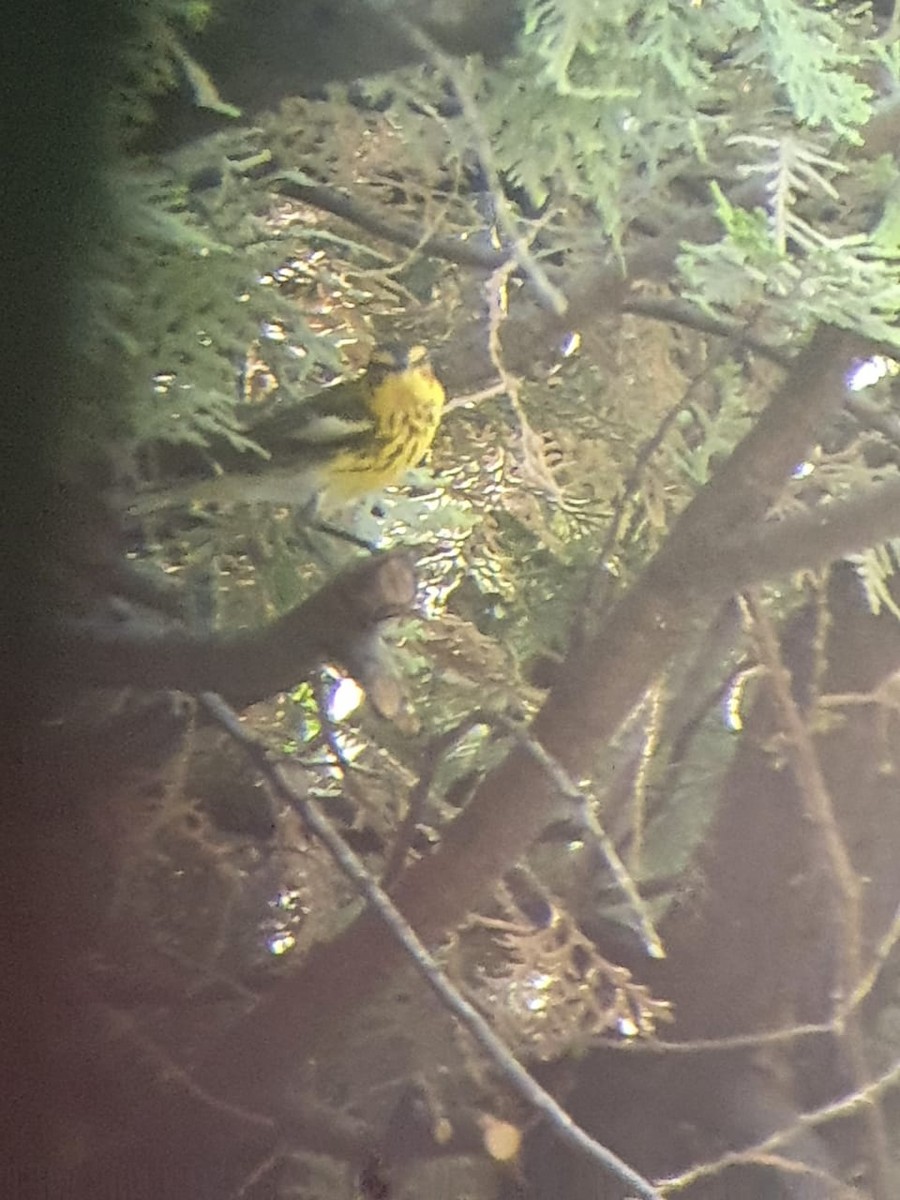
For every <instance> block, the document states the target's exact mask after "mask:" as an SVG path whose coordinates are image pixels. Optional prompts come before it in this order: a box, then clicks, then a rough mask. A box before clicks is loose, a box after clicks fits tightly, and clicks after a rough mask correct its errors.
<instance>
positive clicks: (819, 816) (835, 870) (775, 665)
mask: <svg viewBox="0 0 900 1200" xmlns="http://www.w3.org/2000/svg"><path fill="white" fill-rule="evenodd" d="M745 603H746V606H747V610H748V612H749V614H750V616H751V619H752V633H753V636H754V639H755V641H756V646H757V650H758V653H759V658H760V662H761V663H762V665H763V666H764V667H765V668H766V670H767V672H768V680H769V687H770V689H771V693H772V699H773V703H774V706H775V710H776V712H777V715H778V722H779V725H780V728H781V729H782V730H783V732H784V735H785V753H786V756H787V759H788V761H789V763H790V765H791V769H792V771H793V774H794V778H795V780H796V783H797V791H798V793H799V795H800V797H801V799H802V802H803V808H804V815H805V816H806V818H807V820H808V821H809V822H810V824H811V826H812V828H813V829H814V830H815V833H816V835H817V840H818V843H819V847H820V849H821V851H822V852H823V854H824V858H825V862H826V863H827V865H828V871H829V874H830V876H831V883H832V888H833V891H834V896H833V905H832V907H833V910H834V919H835V923H836V925H837V927H838V929H839V931H840V937H839V945H838V970H837V978H836V979H835V981H834V989H833V990H834V994H835V1001H836V1005H838V1006H841V1007H840V1008H836V1010H835V1014H834V1016H835V1021H836V1022H837V1021H838V1012H843V1013H844V1015H845V1025H844V1034H845V1036H844V1039H843V1045H844V1049H845V1052H846V1054H847V1057H848V1060H849V1064H850V1067H851V1070H852V1072H853V1079H854V1082H855V1084H856V1086H857V1087H858V1088H862V1086H863V1081H864V1080H865V1079H866V1077H867V1076H868V1073H869V1066H868V1062H867V1058H866V1053H865V1048H864V1045H863V1042H862V1035H861V1032H860V1030H859V1026H858V1023H857V1021H856V1020H855V1015H854V1014H852V1012H851V1009H848V1008H847V1007H846V1004H847V999H848V997H850V996H852V994H853V992H854V990H855V989H856V988H857V987H858V985H859V982H860V980H861V979H862V978H863V967H862V946H861V935H862V888H861V885H860V881H859V877H858V876H857V874H856V871H855V870H854V867H853V863H852V861H851V859H850V855H849V853H848V851H847V847H846V845H845V843H844V839H843V837H842V835H841V830H840V826H839V824H838V821H837V818H836V816H835V813H834V807H833V805H832V802H831V797H830V796H829V794H828V786H827V784H826V782H825V776H824V774H823V772H822V768H821V766H820V764H819V757H818V754H817V753H816V749H815V745H814V743H813V739H812V736H811V734H810V732H809V729H808V728H807V726H806V722H805V721H804V720H803V717H802V715H801V713H800V710H799V708H798V707H797V703H796V701H795V699H794V697H793V695H792V694H791V676H790V672H789V671H788V669H787V668H786V667H785V665H784V663H783V662H782V659H781V654H780V651H779V649H778V639H777V637H776V635H775V630H774V628H773V625H772V621H771V619H770V617H769V615H768V612H767V611H766V609H765V608H764V606H763V604H762V602H761V601H760V599H759V597H758V596H756V595H754V594H750V595H749V596H748V597H747V599H746V601H745ZM811 857H812V856H811ZM865 1120H866V1128H867V1132H868V1137H869V1142H870V1149H871V1152H872V1154H871V1157H872V1174H873V1182H874V1187H875V1193H876V1195H877V1196H879V1197H882V1200H887V1197H888V1195H889V1193H888V1190H887V1189H888V1182H887V1180H888V1175H889V1168H888V1165H887V1164H888V1161H889V1151H888V1139H887V1132H886V1130H885V1126H884V1117H883V1114H882V1112H881V1109H880V1107H879V1106H878V1105H876V1104H875V1102H874V1099H872V1098H869V1100H868V1103H867V1105H866V1108H865Z"/></svg>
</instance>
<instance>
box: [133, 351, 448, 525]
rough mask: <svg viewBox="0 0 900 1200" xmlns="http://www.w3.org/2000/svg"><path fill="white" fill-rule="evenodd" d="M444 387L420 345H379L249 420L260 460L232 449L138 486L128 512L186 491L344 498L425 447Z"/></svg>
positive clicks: (386, 483)
mask: <svg viewBox="0 0 900 1200" xmlns="http://www.w3.org/2000/svg"><path fill="white" fill-rule="evenodd" d="M444 400H445V395H444V389H443V387H442V386H441V384H440V382H439V381H438V379H437V377H436V376H435V374H434V371H433V370H432V367H431V363H430V361H429V358H428V352H427V350H426V349H425V347H424V346H412V347H405V346H401V345H398V344H395V343H389V344H384V345H379V346H377V347H376V349H375V350H374V351H373V353H372V357H371V358H370V360H369V365H368V366H367V368H366V370H365V371H364V373H363V374H362V375H360V376H359V377H358V378H356V379H349V380H344V381H342V382H340V383H337V384H334V385H333V386H332V387H327V388H325V389H324V390H323V391H321V392H317V393H316V394H315V395H313V396H311V397H309V399H307V400H302V401H300V402H298V403H297V404H294V405H291V406H290V407H287V408H285V409H284V411H275V412H272V413H270V414H269V415H268V416H265V417H263V418H261V419H260V420H259V421H258V422H256V423H254V424H251V425H250V426H249V428H248V429H247V434H248V436H249V437H251V438H252V439H253V441H255V442H256V443H257V444H258V445H259V446H260V447H261V448H262V449H263V450H264V451H265V452H266V455H267V461H266V460H263V459H261V458H259V457H255V456H253V455H251V454H244V455H241V456H240V458H239V460H238V462H237V463H236V465H235V466H234V468H233V469H231V470H229V471H228V473H227V474H224V475H220V476H219V477H218V478H216V479H206V480H199V481H198V482H197V483H196V484H193V485H191V486H181V485H179V486H178V487H177V488H175V489H166V490H165V491H158V492H156V493H148V494H145V495H144V496H142V497H140V498H139V499H138V500H137V503H136V504H135V506H134V507H135V509H137V511H147V510H152V509H155V508H161V507H168V506H169V505H171V504H173V503H181V502H184V501H186V500H197V501H200V502H206V501H217V502H218V501H221V502H222V503H225V504H254V503H258V502H262V503H270V504H291V505H309V504H310V503H312V502H315V503H316V505H317V506H318V507H319V508H320V509H323V510H326V511H327V510H329V509H331V510H333V509H335V508H341V507H344V506H347V505H350V504H352V503H353V502H354V501H356V500H359V499H360V498H361V497H363V496H365V495H367V494H368V493H370V492H377V491H380V490H381V489H382V488H385V487H390V486H391V485H392V484H396V483H400V482H401V481H402V480H403V477H404V476H405V475H406V473H407V471H409V470H410V469H411V468H412V467H415V466H417V465H418V464H419V463H420V462H421V461H422V459H423V458H424V456H425V454H426V453H427V452H428V450H429V448H430V446H431V443H432V442H433V441H434V435H435V434H436V433H437V429H438V425H439V424H440V420H441V413H442V411H443V406H444Z"/></svg>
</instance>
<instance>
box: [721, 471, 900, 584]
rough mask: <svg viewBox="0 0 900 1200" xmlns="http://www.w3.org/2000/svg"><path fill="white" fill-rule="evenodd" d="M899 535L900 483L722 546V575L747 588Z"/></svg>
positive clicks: (818, 508)
mask: <svg viewBox="0 0 900 1200" xmlns="http://www.w3.org/2000/svg"><path fill="white" fill-rule="evenodd" d="M898 536H900V479H891V480H889V481H888V482H887V483H879V484H876V485H875V486H873V487H869V488H866V489H865V490H862V491H860V492H859V493H857V494H855V495H852V496H849V497H848V498H847V499H845V500H827V501H823V502H822V503H821V504H818V505H816V507H815V508H814V509H813V511H812V512H810V513H806V514H804V515H803V516H799V517H793V518H791V519H789V520H786V521H781V522H779V523H778V524H771V523H770V524H762V525H760V526H758V527H757V528H756V529H754V530H751V531H750V532H749V533H746V534H745V535H744V536H741V537H738V538H735V539H731V540H730V544H729V543H726V544H725V546H724V547H723V556H722V562H721V564H720V565H721V566H722V567H723V575H724V576H726V577H727V578H728V579H729V580H730V582H731V584H732V585H735V584H736V585H737V586H739V587H748V586H750V585H751V584H755V583H761V582H763V581H764V580H767V579H777V578H778V577H779V576H784V575H789V574H790V573H791V572H792V571H799V570H802V569H804V568H805V569H814V568H816V567H823V566H826V565H827V564H828V563H830V562H834V560H835V559H837V558H840V557H841V556H842V555H845V554H850V553H853V552H858V551H861V550H866V549H868V548H869V547H870V546H877V545H878V543H879V542H883V541H887V539H888V538H892V537H898Z"/></svg>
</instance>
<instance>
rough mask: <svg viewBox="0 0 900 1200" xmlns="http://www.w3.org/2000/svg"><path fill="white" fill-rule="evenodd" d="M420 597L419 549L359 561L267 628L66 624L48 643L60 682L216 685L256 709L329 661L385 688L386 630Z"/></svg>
mask: <svg viewBox="0 0 900 1200" xmlns="http://www.w3.org/2000/svg"><path fill="white" fill-rule="evenodd" d="M415 595H416V578H415V573H414V571H413V566H412V562H411V560H410V558H409V556H408V555H407V554H406V553H405V552H403V551H392V552H390V553H388V554H383V555H380V556H378V557H377V558H371V559H365V560H364V561H363V562H359V563H355V564H354V565H353V566H352V567H350V568H349V569H348V570H346V571H342V572H341V574H339V575H338V576H337V577H336V578H335V579H332V580H330V581H329V582H328V583H327V584H326V585H325V586H324V587H323V588H322V589H321V590H320V591H318V592H316V594H315V595H314V596H312V597H310V598H309V599H308V600H305V601H304V602H303V603H302V604H300V605H298V606H297V607H296V608H294V609H292V610H291V611H290V612H288V613H285V614H284V616H282V617H280V618H279V619H278V620H276V621H273V622H272V623H271V624H269V625H266V626H264V627H263V628H262V629H255V630H249V631H241V632H239V633H236V634H217V633H213V634H203V633H193V632H191V631H189V630H187V629H183V628H181V627H178V626H172V627H168V628H164V629H162V630H160V629H157V628H151V627H148V626H144V627H140V628H135V627H133V626H132V625H123V626H122V627H121V628H110V627H109V626H100V625H98V624H96V623H91V622H86V621H82V622H76V621H66V622H61V623H59V624H56V625H54V626H52V627H51V629H50V630H48V632H47V634H46V638H45V642H46V645H47V648H48V651H49V656H50V658H51V661H52V662H53V677H54V682H56V683H64V684H77V685H79V686H88V687H91V686H93V687H124V686H134V687H143V688H148V689H174V690H178V691H185V692H204V691H213V690H215V691H217V692H218V693H220V694H221V695H224V696H227V697H228V698H229V700H230V701H231V702H232V703H234V704H237V705H239V706H246V705H248V704H252V703H254V702H255V701H257V700H262V699H264V698H265V697H267V696H271V695H273V694H274V693H275V692H279V691H285V690H286V689H288V688H291V687H293V686H294V684H296V682H297V680H298V679H302V678H303V677H304V676H305V675H306V674H308V673H309V671H310V670H312V669H313V668H315V667H317V666H319V665H320V664H321V663H322V662H325V661H329V662H335V663H338V664H340V665H341V666H343V667H346V668H347V670H348V671H349V672H350V673H351V674H352V675H353V676H354V678H356V679H357V680H358V681H359V682H360V683H361V684H362V685H363V687H367V685H368V686H371V685H374V686H375V690H376V691H377V690H378V685H379V684H380V683H381V681H382V680H383V677H384V675H385V663H384V655H383V652H382V646H381V640H380V636H379V627H380V626H381V624H382V623H383V622H384V621H386V620H388V619H389V618H391V617H396V616H399V615H400V614H401V613H405V612H407V611H409V609H410V607H411V605H412V603H413V601H414V600H415ZM386 715H391V714H386Z"/></svg>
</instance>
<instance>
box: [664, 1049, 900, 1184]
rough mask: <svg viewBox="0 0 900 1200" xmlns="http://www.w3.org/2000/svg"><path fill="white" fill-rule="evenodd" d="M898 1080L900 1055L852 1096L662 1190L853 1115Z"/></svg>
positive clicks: (756, 1158)
mask: <svg viewBox="0 0 900 1200" xmlns="http://www.w3.org/2000/svg"><path fill="white" fill-rule="evenodd" d="M898 1084H900V1059H898V1060H896V1061H895V1062H893V1063H892V1064H891V1065H890V1067H889V1068H888V1069H887V1070H886V1071H885V1072H883V1073H882V1074H881V1075H878V1076H876V1077H875V1078H874V1079H872V1080H871V1081H870V1082H869V1083H867V1084H866V1085H865V1086H864V1087H861V1088H858V1089H857V1090H856V1091H854V1092H852V1093H851V1094H850V1095H849V1096H843V1097H842V1098H841V1099H840V1100H835V1101H834V1102H833V1103H831V1104H825V1105H823V1106H822V1107H821V1108H817V1109H814V1110H813V1111H812V1112H808V1113H801V1114H800V1115H799V1116H798V1117H797V1119H796V1120H795V1121H792V1122H791V1124H790V1125H786V1126H785V1127H784V1128H783V1129H779V1130H778V1131H777V1132H776V1133H773V1134H771V1136H770V1137H767V1138H764V1139H763V1141H761V1142H757V1143H756V1144H755V1145H753V1146H748V1147H747V1148H746V1149H744V1150H733V1151H730V1152H729V1153H728V1154H723V1155H722V1156H721V1157H720V1158H717V1159H715V1161H713V1162H706V1163H701V1164H700V1165H699V1166H697V1167H693V1168H692V1169H691V1170H690V1171H685V1172H684V1173H683V1174H681V1175H673V1176H670V1177H669V1178H668V1179H663V1180H661V1181H660V1184H659V1190H660V1192H661V1193H662V1194H663V1195H664V1196H668V1195H670V1194H671V1193H672V1192H677V1191H683V1190H684V1188H687V1187H690V1186H692V1185H693V1184H695V1183H699V1182H700V1180H702V1179H709V1178H711V1177H712V1176H714V1175H719V1174H721V1172H722V1171H724V1170H726V1169H727V1168H728V1167H731V1166H737V1165H739V1164H746V1163H755V1162H758V1161H759V1160H760V1158H761V1157H763V1156H765V1155H768V1154H770V1153H771V1152H772V1151H773V1150H777V1149H778V1148H779V1146H783V1145H784V1144H785V1143H786V1142H790V1141H792V1140H793V1139H794V1138H795V1137H796V1136H797V1135H798V1134H799V1133H802V1132H803V1130H805V1129H816V1128H818V1126H820V1125H825V1124H827V1123H828V1122H829V1121H836V1120H839V1119H840V1118H842V1117H848V1116H851V1115H852V1114H853V1113H855V1112H858V1111H859V1109H860V1108H862V1107H863V1106H864V1105H871V1104H872V1103H873V1102H874V1101H875V1100H876V1099H878V1098H879V1097H880V1096H881V1095H882V1094H883V1093H884V1092H886V1091H888V1090H889V1089H891V1088H895V1087H897V1086H898Z"/></svg>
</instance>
